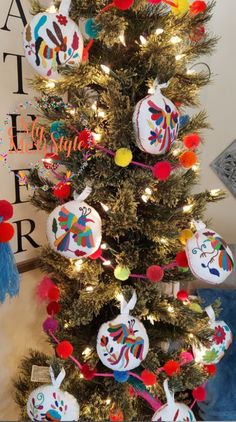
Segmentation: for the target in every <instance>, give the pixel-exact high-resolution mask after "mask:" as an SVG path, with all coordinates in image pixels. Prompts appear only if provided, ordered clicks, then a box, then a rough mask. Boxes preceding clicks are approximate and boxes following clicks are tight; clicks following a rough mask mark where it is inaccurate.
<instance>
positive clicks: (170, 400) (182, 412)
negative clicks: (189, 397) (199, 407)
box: [152, 379, 196, 422]
mask: <svg viewBox="0 0 236 422" xmlns="http://www.w3.org/2000/svg"><path fill="white" fill-rule="evenodd" d="M163 387H164V390H165V394H166V400H167V403H166V404H164V405H163V406H161V407H160V409H158V410H157V411H156V413H155V414H154V416H153V418H152V421H158V422H162V421H176V422H180V421H181V422H182V421H189V422H190V421H196V419H195V416H194V414H193V412H192V410H191V409H190V408H189V407H188V406H186V404H184V403H178V402H175V400H174V394H173V393H172V392H171V391H170V390H169V387H168V380H167V379H166V380H165V381H164V384H163Z"/></svg>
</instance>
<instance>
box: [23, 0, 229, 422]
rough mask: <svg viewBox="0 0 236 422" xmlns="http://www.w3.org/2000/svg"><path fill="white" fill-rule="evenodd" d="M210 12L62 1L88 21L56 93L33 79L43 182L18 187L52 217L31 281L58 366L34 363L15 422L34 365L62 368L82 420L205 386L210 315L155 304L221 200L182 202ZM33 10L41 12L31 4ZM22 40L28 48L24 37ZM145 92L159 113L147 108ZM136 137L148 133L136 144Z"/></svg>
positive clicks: (147, 412)
mask: <svg viewBox="0 0 236 422" xmlns="http://www.w3.org/2000/svg"><path fill="white" fill-rule="evenodd" d="M166 3H168V4H169V5H170V7H169V6H168V5H167V4H166ZM55 6H56V7H58V6H59V4H58V2H56V3H55ZM213 6H214V5H213V3H209V4H208V6H207V8H205V3H204V2H198V1H196V2H194V3H193V4H192V5H190V6H189V4H188V1H187V0H186V1H179V2H178V1H174V2H167V1H166V2H161V1H151V0H150V1H147V0H135V1H126V0H116V1H114V3H112V4H109V3H108V2H106V1H100V2H97V1H95V0H93V1H91V0H89V1H86V0H83V1H82V0H73V1H72V7H71V10H70V17H71V18H72V19H73V20H74V21H75V22H78V21H79V19H81V18H83V21H85V26H84V28H85V29H84V31H85V32H86V34H85V35H86V38H87V40H85V41H84V43H85V48H84V53H83V57H81V60H82V63H81V64H80V65H79V66H78V65H76V66H75V65H74V66H73V65H72V66H69V64H68V63H66V66H64V67H60V66H59V67H58V71H59V73H60V75H61V76H60V78H59V79H57V80H56V81H51V80H49V79H44V78H42V77H39V76H38V77H37V78H36V79H35V80H34V82H33V85H34V87H35V88H36V89H38V90H40V91H41V93H42V94H43V96H42V97H41V98H39V99H38V107H39V108H40V110H41V111H42V112H43V113H44V117H45V119H44V123H45V127H46V137H45V139H46V141H47V144H48V147H49V150H50V152H49V153H48V154H47V156H45V158H44V167H45V168H46V170H47V172H45V173H44V174H43V175H42V169H41V167H42V166H43V164H41V165H39V166H38V167H36V168H34V169H32V171H31V174H30V176H29V181H30V183H31V185H33V186H34V187H35V190H34V195H33V197H32V202H33V203H34V205H35V206H36V207H38V208H40V209H43V210H45V211H47V212H49V213H52V214H51V216H50V219H49V221H50V223H49V226H48V237H49V240H50V245H51V247H49V246H48V247H45V248H44V249H43V250H42V253H41V268H42V269H43V270H44V271H45V273H46V274H48V275H49V276H50V277H51V279H52V280H53V282H54V283H55V284H56V286H57V287H58V288H59V290H60V298H59V295H56V299H55V297H54V296H53V295H51V296H50V295H49V297H51V298H52V297H54V303H53V304H52V303H50V304H49V305H48V313H49V315H51V317H50V318H51V319H50V321H49V322H48V324H49V325H50V323H52V319H53V317H55V318H56V319H57V320H58V322H59V324H58V325H59V327H58V329H57V331H55V326H53V325H50V326H49V325H47V324H46V328H45V326H44V328H45V330H46V331H47V333H48V334H49V339H50V341H51V343H52V345H53V347H57V354H56V357H54V358H50V357H48V356H45V355H43V354H40V353H37V352H32V353H31V355H30V356H29V357H26V358H25V359H24V361H23V364H22V367H21V376H20V378H19V380H18V381H17V382H16V388H17V393H16V399H17V402H18V403H19V405H20V406H21V409H22V415H23V416H25V413H26V402H27V399H28V396H29V394H30V392H31V391H32V390H33V389H34V388H35V386H32V383H31V382H30V373H31V366H32V364H36V365H45V364H46V365H49V364H51V365H52V366H53V367H54V368H55V370H57V371H59V367H60V366H62V365H63V366H64V367H65V370H66V374H67V375H66V383H65V389H66V390H67V391H69V392H70V393H71V394H73V395H74V396H75V397H76V398H77V400H78V402H79V403H80V417H81V419H83V420H109V419H110V420H129V421H131V420H150V419H151V417H152V416H153V414H154V411H155V410H156V409H157V408H158V406H159V405H160V403H159V401H158V400H160V401H161V402H164V401H165V394H164V390H163V381H164V380H165V379H166V378H169V387H170V388H171V389H172V390H173V391H175V392H176V397H177V398H178V401H183V400H186V403H187V404H189V403H191V390H193V389H195V388H196V387H198V386H201V385H202V384H204V382H205V381H206V380H207V379H208V377H209V373H210V370H209V368H208V367H206V366H204V365H202V364H200V363H197V362H195V361H194V360H193V359H191V355H190V353H189V350H190V349H191V346H192V345H193V344H196V345H198V344H199V343H204V344H205V345H208V341H209V335H210V334H211V330H210V329H209V324H208V322H209V320H208V316H207V314H206V313H205V312H204V311H203V310H201V308H200V306H199V305H198V304H197V301H196V300H195V302H196V303H194V302H191V301H189V299H188V298H187V297H184V296H183V295H182V296H181V294H180V295H179V299H176V298H174V297H172V296H167V295H164V294H163V293H162V292H163V288H162V287H163V285H164V283H174V282H176V281H178V282H183V283H184V281H186V280H187V281H189V280H190V278H191V273H190V272H189V271H187V270H186V267H187V265H186V262H185V261H186V260H185V257H184V256H183V255H181V253H180V252H181V251H182V249H183V248H184V246H183V243H185V242H186V239H187V238H188V237H191V236H192V233H191V230H193V220H194V219H195V220H198V219H200V218H202V217H203V212H204V209H205V207H206V205H207V203H208V202H214V201H216V200H218V199H220V198H222V197H223V193H222V192H220V191H219V192H217V193H216V192H215V191H214V194H212V193H211V192H208V191H206V192H201V193H196V189H195V193H192V192H191V189H192V188H193V186H194V185H196V184H197V182H198V164H197V163H196V155H195V152H194V149H195V148H196V146H197V145H198V144H199V140H200V137H199V136H200V135H201V138H202V136H203V133H202V131H203V129H206V128H208V123H207V121H206V115H205V112H203V111H200V112H197V114H195V115H192V116H191V117H189V116H188V115H186V111H185V108H186V107H187V106H191V107H193V106H197V105H198V93H199V89H200V88H201V87H203V86H205V85H206V84H207V83H208V82H209V79H210V75H209V73H208V72H205V71H201V72H198V71H197V70H196V69H197V67H196V69H194V64H195V63H196V61H197V60H198V58H199V57H200V56H202V55H204V54H205V55H209V54H210V53H212V51H213V49H214V47H215V45H216V38H214V37H212V36H211V35H210V34H209V33H208V32H207V28H206V24H207V22H208V21H209V20H210V18H211V14H212V11H213ZM33 11H34V13H38V12H40V11H42V10H41V8H40V6H39V5H38V4H37V3H35V2H34V3H33ZM58 13H59V12H58ZM58 16H61V15H58ZM57 19H58V22H59V21H60V22H62V18H60V19H59V18H57ZM60 22H59V23H60ZM63 22H64V23H65V20H64V21H63ZM55 28H56V27H55V26H54V29H55ZM57 35H58V31H57ZM27 37H28V39H27V41H28V42H30V40H31V38H32V31H31V32H30V31H29V29H28V32H27ZM51 38H52V35H51ZM64 42H65V40H64ZM73 43H74V44H73V45H74V47H76V46H77V44H76V42H75V41H74V40H73ZM41 45H42V41H41ZM58 48H59V47H58ZM60 48H62V46H61V47H60ZM32 51H33V50H32ZM32 51H31V53H32ZM59 52H60V50H59V49H58V50H57V53H58V56H57V64H58V65H59V64H60V63H59V62H58V61H59V58H60V57H61V56H59ZM32 54H33V53H32ZM43 54H44V53H43ZM52 55H53V53H52ZM58 57H59V58H58ZM40 65H41V63H40ZM54 65H55V63H54ZM49 76H50V75H49ZM160 88H161V90H160ZM155 90H157V91H158V95H159V97H160V101H161V103H160V104H162V106H163V104H164V106H163V107H164V108H161V106H160V104H159V105H158V104H157V103H156V102H155V101H156V100H155V99H156V97H155V94H154V93H155ZM148 92H149V94H150V97H148V98H147V101H148V103H147V109H146V110H145V112H149V113H151V117H150V120H148V121H146V122H145V121H144V120H143V119H141V121H140V114H139V113H141V109H140V108H139V106H140V107H141V103H142V106H143V105H144V103H143V102H142V101H143V99H145V98H146V96H147V94H148ZM66 94H68V100H65V95H66ZM152 96H153V97H152ZM163 96H164V97H163ZM62 97H63V99H62ZM154 100H155V101H154ZM140 102H141V103H140ZM137 107H138V108H137ZM134 113H135V114H134ZM140 125H141V126H140ZM142 125H144V128H143V127H142ZM143 130H144V132H145V130H148V131H149V136H147V137H146V139H145V142H146V144H145V145H143V144H142V142H141V140H140V139H141V138H142V137H143V136H145V134H144V135H143V133H144V132H143ZM139 137H141V138H140V139H139ZM150 145H151V146H152V148H154V149H152V150H151V152H150V150H149V149H148V148H149V147H150ZM155 148H156V152H153V151H155ZM70 149H71V150H70ZM62 166H64V167H62ZM53 177H54V179H53ZM57 179H58V180H57ZM56 180H57V181H56ZM72 201H73V203H72ZM76 201H77V203H76ZM69 204H72V205H69ZM76 204H77V205H76ZM56 207H59V208H56ZM71 207H75V208H73V211H72V208H71ZM76 207H77V210H78V212H77V214H76ZM55 208H56V210H57V211H56V210H55ZM95 212H96V218H97V215H99V216H100V218H101V221H102V229H101V236H102V242H101V239H100V227H99V224H98V225H97V220H96V229H94V227H95V226H94V225H95V217H94V213H95ZM78 214H79V215H78ZM95 238H96V239H95ZM181 242H182V243H181ZM100 243H101V246H100ZM71 245H72V246H71ZM54 289H55V288H54ZM135 294H136V295H137V302H136V303H135V305H134V304H133V308H130V312H129V315H131V317H130V318H129V316H127V314H125V318H123V319H122V318H121V319H119V320H117V318H118V316H119V318H120V317H121V316H122V315H123V314H122V315H120V301H121V302H122V304H123V305H122V306H123V309H124V306H125V305H124V304H125V303H126V305H127V303H128V302H129V301H130V300H132V297H135ZM124 299H125V300H124ZM180 299H182V300H180ZM58 300H59V303H60V310H59V306H58ZM125 301H126V302H125ZM134 302H135V301H134ZM55 303H56V305H55ZM131 309H132V310H131ZM55 314H56V315H55ZM127 318H128V319H127ZM113 320H115V321H113ZM108 321H109V324H108V328H106V329H107V331H105V332H103V331H102V332H101V335H99V336H98V332H99V329H100V326H101V325H102V324H103V323H106V322H108ZM117 321H118V322H117ZM137 326H138V328H136V327H137ZM140 327H141V328H140ZM104 330H105V328H104ZM142 330H143V331H142ZM137 331H138V333H137ZM104 333H105V334H104ZM107 333H110V334H109V335H111V337H112V339H113V341H114V343H115V346H117V345H119V347H118V349H117V350H116V349H115V350H114V347H113V348H112V347H110V343H109V339H108V334H107ZM140 333H141V334H140ZM97 336H98V340H97ZM147 338H148V339H149V340H147ZM63 341H67V342H69V343H70V344H71V345H72V346H73V356H74V357H75V358H76V360H77V362H79V363H80V366H81V367H80V368H78V365H77V366H76V364H75V361H73V360H71V359H70V358H68V359H66V360H63V359H62V360H60V359H59V357H58V355H59V356H64V357H65V355H68V354H71V353H72V348H70V344H68V343H66V346H68V347H69V348H68V349H66V348H65V347H64V348H63V346H65V343H62V342H63ZM97 341H98V344H99V346H97ZM148 341H149V347H148ZM57 342H59V345H57V346H56V343H57ZM121 346H122V349H121ZM97 347H98V349H99V348H101V349H102V351H101V353H99V357H100V358H101V360H102V362H106V366H105V365H104V364H103V363H102V362H101V360H99V358H98V354H97V350H96V349H97ZM135 359H136V360H135ZM108 362H109V364H108ZM131 362H135V363H134V365H133V366H132V365H131V366H132V368H131V370H130V369H129V368H130V367H131V366H130V364H131ZM119 365H120V366H119ZM107 366H108V368H109V369H108V368H107ZM112 368H114V369H115V372H113V370H112ZM126 368H128V369H126ZM130 372H132V374H131V373H130ZM101 373H102V374H104V373H106V374H107V373H108V375H107V376H106V377H105V376H98V375H99V374H101ZM109 374H110V375H109Z"/></svg>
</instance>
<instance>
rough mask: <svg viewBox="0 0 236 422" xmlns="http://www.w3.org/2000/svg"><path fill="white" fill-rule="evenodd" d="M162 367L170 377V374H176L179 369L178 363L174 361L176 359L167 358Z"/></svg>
mask: <svg viewBox="0 0 236 422" xmlns="http://www.w3.org/2000/svg"><path fill="white" fill-rule="evenodd" d="M163 369H164V371H165V373H166V374H167V375H168V376H169V377H172V375H174V374H177V373H178V372H179V371H180V364H179V362H176V360H169V361H168V362H166V363H165V365H164V366H163Z"/></svg>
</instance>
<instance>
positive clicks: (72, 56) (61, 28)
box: [24, 0, 83, 79]
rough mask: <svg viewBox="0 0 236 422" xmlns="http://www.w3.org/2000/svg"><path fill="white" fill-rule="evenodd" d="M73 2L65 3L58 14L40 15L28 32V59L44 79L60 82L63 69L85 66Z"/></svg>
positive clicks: (25, 45) (26, 37) (26, 32)
mask: <svg viewBox="0 0 236 422" xmlns="http://www.w3.org/2000/svg"><path fill="white" fill-rule="evenodd" d="M70 3H71V0H62V2H61V5H60V8H59V11H58V13H38V14H37V15H36V16H34V18H33V19H32V21H31V22H30V23H29V24H27V25H26V27H25V29H24V49H25V54H26V58H27V60H28V61H29V63H30V64H31V65H32V66H33V68H34V69H35V70H36V71H37V72H38V73H39V74H40V75H42V76H46V77H50V78H51V79H57V78H58V75H59V74H58V66H59V65H75V64H78V63H79V62H81V60H82V54H83V37H82V35H81V32H80V30H79V28H78V26H77V25H76V24H75V22H73V21H72V20H71V19H70V18H69V16H68V13H69V8H70Z"/></svg>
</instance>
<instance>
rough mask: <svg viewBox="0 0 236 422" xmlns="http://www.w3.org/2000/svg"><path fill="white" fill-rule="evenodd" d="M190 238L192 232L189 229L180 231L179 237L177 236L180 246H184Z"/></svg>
mask: <svg viewBox="0 0 236 422" xmlns="http://www.w3.org/2000/svg"><path fill="white" fill-rule="evenodd" d="M191 237H193V232H192V230H190V229H184V230H182V231H181V233H180V235H179V240H180V242H181V243H182V245H184V246H185V245H186V242H187V240H188V239H191Z"/></svg>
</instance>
